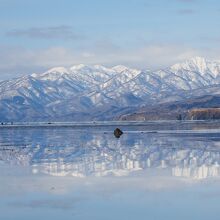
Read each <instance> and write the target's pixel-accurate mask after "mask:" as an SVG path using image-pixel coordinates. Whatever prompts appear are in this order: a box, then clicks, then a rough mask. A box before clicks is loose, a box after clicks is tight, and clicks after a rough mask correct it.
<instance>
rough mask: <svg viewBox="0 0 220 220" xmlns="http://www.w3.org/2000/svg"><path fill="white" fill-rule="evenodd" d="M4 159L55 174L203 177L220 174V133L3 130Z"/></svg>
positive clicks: (0, 141)
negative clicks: (157, 173) (117, 134)
mask: <svg viewBox="0 0 220 220" xmlns="http://www.w3.org/2000/svg"><path fill="white" fill-rule="evenodd" d="M128 130H129V129H128ZM0 160H2V161H4V162H5V163H12V164H17V165H22V166H30V167H31V169H32V172H33V173H34V174H37V173H44V174H49V175H54V176H76V177H86V176H111V175H112V176H127V175H138V174H140V173H141V174H145V173H147V172H148V171H150V170H160V171H161V170H162V171H164V172H166V174H167V175H169V176H176V177H185V178H192V179H204V178H208V177H217V176H219V175H220V166H219V165H220V133H211V132H209V133H204V132H202V133H188V134H185V133H176V134H175V133H170V134H169V133H149V132H140V131H139V132H134V131H131V130H129V131H127V132H126V131H125V133H124V135H122V137H121V138H120V139H116V138H115V137H114V135H113V133H112V132H111V131H109V130H108V129H107V128H106V129H103V127H102V128H101V129H96V130H89V131H88V130H86V129H81V130H76V129H72V128H52V129H51V128H50V129H48V128H41V129H39V128H28V129H27V128H19V129H18V128H17V129H2V130H1V135H0Z"/></svg>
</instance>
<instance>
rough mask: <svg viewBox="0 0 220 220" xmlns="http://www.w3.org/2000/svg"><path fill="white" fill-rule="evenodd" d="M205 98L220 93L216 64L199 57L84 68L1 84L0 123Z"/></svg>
mask: <svg viewBox="0 0 220 220" xmlns="http://www.w3.org/2000/svg"><path fill="white" fill-rule="evenodd" d="M203 95H220V62H218V61H209V60H206V59H204V58H201V57H196V58H193V59H190V60H187V61H185V62H183V63H179V64H175V65H173V66H171V67H168V68H166V69H162V70H158V71H149V70H147V71H145V70H138V69H131V68H128V67H125V66H121V65H119V66H115V67H112V68H107V67H104V66H100V65H95V66H86V65H82V64H81V65H77V66H73V67H70V68H64V67H57V68H53V69H50V70H48V71H47V72H45V73H39V74H31V75H27V76H23V77H20V78H16V79H11V80H6V81H2V82H0V120H1V121H35V120H37V121H43V120H47V121H48V120H58V121H59V120H60V121H65V120H67V121H68V120H108V119H113V118H116V117H118V116H120V115H122V114H126V113H129V112H132V111H134V110H135V109H139V108H141V107H143V106H150V105H154V104H158V103H167V102H171V101H180V100H184V99H185V98H191V97H199V96H203Z"/></svg>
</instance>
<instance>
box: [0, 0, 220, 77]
mask: <svg viewBox="0 0 220 220" xmlns="http://www.w3.org/2000/svg"><path fill="white" fill-rule="evenodd" d="M219 23H220V1H219V0H209V1H207V0H169V1H168V0H154V1H152V0H111V1H110V0H63V1H60V0H59V1H58V0H44V1H43V0H38V1H33V0H0V26H1V29H0V79H4V78H9V77H13V76H17V75H20V74H26V73H32V72H39V71H44V70H46V69H48V68H50V67H54V66H67V67H68V66H71V65H75V64H80V63H85V64H103V65H106V66H113V65H117V64H124V65H128V66H130V67H137V68H146V69H158V68H162V67H166V66H168V65H171V64H174V63H175V62H179V61H181V60H185V59H188V58H191V57H193V56H204V57H207V58H208V59H220V48H219V43H220V29H219Z"/></svg>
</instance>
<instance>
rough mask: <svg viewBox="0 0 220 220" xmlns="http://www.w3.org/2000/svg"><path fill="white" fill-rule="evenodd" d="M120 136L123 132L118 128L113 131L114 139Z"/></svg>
mask: <svg viewBox="0 0 220 220" xmlns="http://www.w3.org/2000/svg"><path fill="white" fill-rule="evenodd" d="M122 134H123V131H122V130H120V129H119V128H116V129H115V130H114V135H115V137H116V138H120V137H121V135H122Z"/></svg>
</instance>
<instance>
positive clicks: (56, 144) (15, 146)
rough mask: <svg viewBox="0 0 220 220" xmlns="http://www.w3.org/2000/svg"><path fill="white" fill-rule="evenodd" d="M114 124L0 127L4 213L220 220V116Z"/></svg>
mask: <svg viewBox="0 0 220 220" xmlns="http://www.w3.org/2000/svg"><path fill="white" fill-rule="evenodd" d="M115 126H116V125H114V124H112V125H107V124H95V125H94V124H78V125H75V126H72V125H67V126H65V125H59V126H57V125H53V126H39V127H34V126H25V127H22V126H21V127H19V126H16V125H14V126H8V127H7V126H4V127H1V128H0V219H2V220H3V219H4V220H7V219H22V220H23V219H61V218H63V219H83V220H84V219H100V220H101V219H102V220H103V219H148V220H151V219H152V220H154V219H163V220H164V219H178V220H179V219H194V220H195V219H219V216H220V209H219V204H220V178H219V176H220V166H219V165H220V123H219V122H214V123H211V122H207V123H204V122H198V123H192V122H190V123H188V122H187V123H173V122H172V123H168V122H167V123H162V122H160V123H153V122H152V123H148V124H137V123H136V124H135V123H134V124H132V125H129V124H127V123H124V124H123V125H120V127H121V128H122V129H123V131H124V134H123V135H122V136H121V138H120V139H116V138H115V137H114V135H113V129H114V128H115ZM117 126H119V125H118V124H117Z"/></svg>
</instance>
